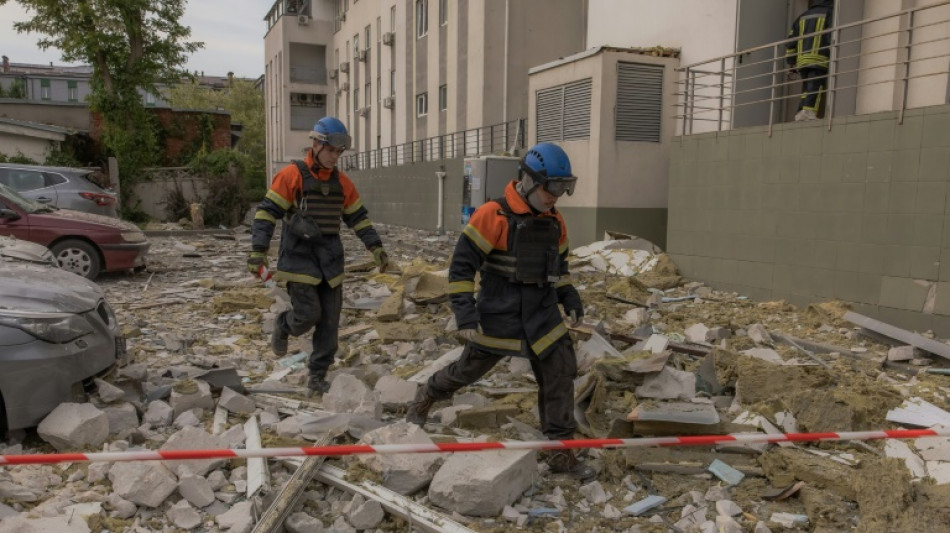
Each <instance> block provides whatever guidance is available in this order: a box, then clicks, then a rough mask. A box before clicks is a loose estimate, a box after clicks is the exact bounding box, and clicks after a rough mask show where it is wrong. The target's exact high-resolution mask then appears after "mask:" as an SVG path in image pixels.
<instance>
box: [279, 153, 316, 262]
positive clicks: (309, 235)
mask: <svg viewBox="0 0 950 533" xmlns="http://www.w3.org/2000/svg"><path fill="white" fill-rule="evenodd" d="M294 164H296V165H297V170H299V171H300V193H299V194H298V195H297V208H296V210H295V211H294V213H293V214H292V215H290V220H288V221H287V229H288V230H289V231H290V232H291V233H293V234H294V235H295V236H297V237H298V238H300V239H302V240H304V241H307V242H315V243H316V242H321V241H323V232H322V231H320V226H318V225H317V223H316V221H314V220H313V219H312V218H310V217H308V216H307V215H305V214H304V213H306V211H307V200H306V198H305V197H304V194H303V189H304V182H305V181H306V180H307V177H309V176H310V170H309V169H308V168H307V165H306V164H305V163H304V162H303V161H300V160H295V161H294ZM311 179H313V178H311Z"/></svg>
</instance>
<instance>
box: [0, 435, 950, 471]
mask: <svg viewBox="0 0 950 533" xmlns="http://www.w3.org/2000/svg"><path fill="white" fill-rule="evenodd" d="M921 437H950V428H935V429H899V430H886V431H852V432H845V433H776V434H766V433H733V434H731V435H697V436H684V437H649V438H640V439H578V440H536V441H505V442H446V443H437V444H436V443H433V444H380V445H376V446H370V445H368V444H353V445H345V446H313V447H304V448H261V449H256V450H241V449H214V450H159V451H127V452H99V453H52V454H32V455H0V465H23V464H49V463H84V462H100V461H110V462H111V461H162V460H175V461H180V460H184V459H231V458H237V457H245V458H249V457H300V456H307V455H322V456H327V457H338V456H344V455H365V454H394V453H442V452H478V451H485V450H562V449H581V448H639V447H648V446H709V445H713V444H720V443H725V442H733V443H774V442H809V441H838V440H879V439H917V438H921Z"/></svg>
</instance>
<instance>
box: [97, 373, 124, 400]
mask: <svg viewBox="0 0 950 533" xmlns="http://www.w3.org/2000/svg"><path fill="white" fill-rule="evenodd" d="M94 381H95V384H96V392H98V393H99V399H100V400H102V401H103V402H105V403H112V402H117V401H119V400H121V399H122V398H124V397H125V391H124V390H122V389H120V388H119V387H116V386H115V385H113V384H112V383H109V382H108V381H104V380H101V379H99V378H96V379H95V380H94Z"/></svg>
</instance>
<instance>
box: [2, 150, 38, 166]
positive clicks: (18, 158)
mask: <svg viewBox="0 0 950 533" xmlns="http://www.w3.org/2000/svg"><path fill="white" fill-rule="evenodd" d="M0 163H19V164H21V165H39V164H40V163H39V161H36V160H35V159H30V158H29V157H27V156H25V155H23V152H21V151H19V150H17V152H16V155H6V154H4V153H3V152H0Z"/></svg>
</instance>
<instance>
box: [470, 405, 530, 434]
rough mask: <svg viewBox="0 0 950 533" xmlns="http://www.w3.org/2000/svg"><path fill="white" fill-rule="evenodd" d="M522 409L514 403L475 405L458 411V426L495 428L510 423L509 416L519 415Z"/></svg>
mask: <svg viewBox="0 0 950 533" xmlns="http://www.w3.org/2000/svg"><path fill="white" fill-rule="evenodd" d="M520 412H521V410H520V409H519V408H518V407H517V406H514V405H503V404H493V405H488V406H485V407H474V408H472V409H466V410H464V411H459V412H458V413H456V418H457V420H456V421H457V422H458V426H459V427H461V428H465V429H494V428H500V427H501V426H503V425H505V424H507V423H508V417H514V416H517V415H518V414H519V413H520Z"/></svg>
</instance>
